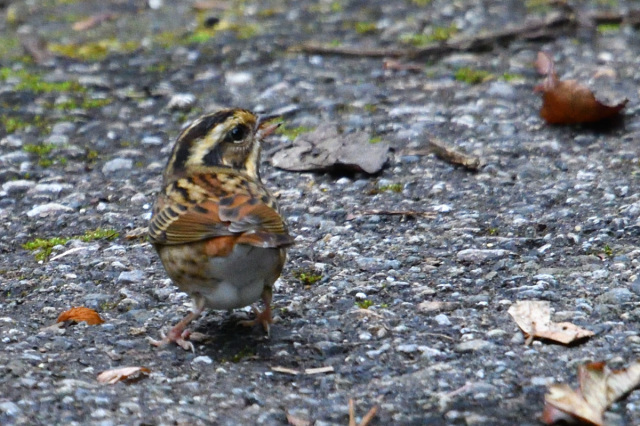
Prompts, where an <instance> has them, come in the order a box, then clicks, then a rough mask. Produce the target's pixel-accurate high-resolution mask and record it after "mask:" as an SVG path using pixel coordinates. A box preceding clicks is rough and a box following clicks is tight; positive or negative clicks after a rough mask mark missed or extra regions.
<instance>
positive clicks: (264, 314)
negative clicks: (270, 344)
mask: <svg viewBox="0 0 640 426" xmlns="http://www.w3.org/2000/svg"><path fill="white" fill-rule="evenodd" d="M251 310H252V311H253V313H254V314H256V317H255V318H254V319H252V320H245V321H240V322H239V323H238V324H240V325H242V326H245V327H253V326H255V325H256V324H260V325H262V328H264V331H266V332H267V336H270V335H271V324H273V323H274V322H276V321H275V319H274V318H273V317H272V316H271V307H270V306H269V305H267V307H266V308H265V309H264V310H263V311H260V310H258V308H256V307H255V306H251Z"/></svg>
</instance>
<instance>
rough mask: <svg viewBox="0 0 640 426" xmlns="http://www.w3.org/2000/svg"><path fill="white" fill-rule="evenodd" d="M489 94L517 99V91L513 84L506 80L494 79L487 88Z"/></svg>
mask: <svg viewBox="0 0 640 426" xmlns="http://www.w3.org/2000/svg"><path fill="white" fill-rule="evenodd" d="M487 94H488V95H489V96H495V97H496V98H502V99H515V96H516V91H515V89H514V88H513V86H512V85H510V84H509V83H506V82H504V81H494V82H493V83H491V84H490V85H489V89H488V90H487Z"/></svg>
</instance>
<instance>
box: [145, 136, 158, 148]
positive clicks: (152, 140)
mask: <svg viewBox="0 0 640 426" xmlns="http://www.w3.org/2000/svg"><path fill="white" fill-rule="evenodd" d="M142 145H150V146H158V145H162V138H160V137H158V136H145V137H143V138H142Z"/></svg>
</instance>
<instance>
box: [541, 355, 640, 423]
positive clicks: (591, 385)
mask: <svg viewBox="0 0 640 426" xmlns="http://www.w3.org/2000/svg"><path fill="white" fill-rule="evenodd" d="M578 382H579V386H580V387H579V390H577V391H575V390H573V389H572V388H571V387H570V386H569V385H567V384H564V383H563V384H555V385H551V386H550V387H549V390H548V393H547V394H546V395H545V406H544V411H543V413H542V421H543V422H545V423H546V424H553V423H555V422H557V421H560V420H564V421H565V422H575V421H581V422H583V423H587V424H591V425H598V426H599V425H603V424H604V413H605V411H606V410H607V408H609V406H610V405H611V404H612V403H614V402H615V401H617V400H618V399H620V398H621V397H623V396H624V395H626V394H627V393H629V392H630V391H632V390H633V389H635V388H636V387H638V385H640V360H636V362H635V363H633V364H632V365H631V366H629V367H628V368H626V369H622V370H611V369H610V368H609V367H608V366H607V365H606V364H605V363H604V362H592V363H588V364H584V365H580V366H579V367H578Z"/></svg>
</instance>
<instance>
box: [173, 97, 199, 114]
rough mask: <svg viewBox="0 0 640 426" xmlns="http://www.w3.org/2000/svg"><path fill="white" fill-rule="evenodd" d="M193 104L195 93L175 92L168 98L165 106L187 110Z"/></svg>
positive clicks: (176, 109) (194, 102)
mask: <svg viewBox="0 0 640 426" xmlns="http://www.w3.org/2000/svg"><path fill="white" fill-rule="evenodd" d="M195 104H196V97H195V95H193V94H191V93H176V94H175V95H173V96H172V97H171V99H169V102H168V103H167V108H168V109H170V110H173V111H189V110H190V109H191V108H193V106H194V105H195Z"/></svg>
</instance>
